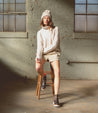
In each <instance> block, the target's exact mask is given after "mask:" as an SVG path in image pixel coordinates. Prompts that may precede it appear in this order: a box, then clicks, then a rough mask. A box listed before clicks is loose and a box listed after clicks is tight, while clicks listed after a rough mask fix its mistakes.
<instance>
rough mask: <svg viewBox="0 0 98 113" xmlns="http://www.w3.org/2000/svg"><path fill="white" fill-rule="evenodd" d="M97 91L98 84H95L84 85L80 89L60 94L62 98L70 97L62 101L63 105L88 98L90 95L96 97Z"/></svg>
mask: <svg viewBox="0 0 98 113" xmlns="http://www.w3.org/2000/svg"><path fill="white" fill-rule="evenodd" d="M97 91H98V85H93V86H91V87H82V88H80V89H79V90H78V91H73V92H69V93H61V94H60V96H59V97H60V99H64V98H69V99H68V100H67V101H64V102H62V103H61V106H63V105H64V104H67V103H70V102H73V101H76V100H80V99H86V98H88V97H95V96H96V92H97Z"/></svg>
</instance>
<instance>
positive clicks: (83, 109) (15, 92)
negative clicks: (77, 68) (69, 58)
mask: <svg viewBox="0 0 98 113" xmlns="http://www.w3.org/2000/svg"><path fill="white" fill-rule="evenodd" d="M35 92H36V81H35V80H26V79H23V78H17V79H16V78H15V79H12V80H10V79H7V80H6V81H5V82H4V81H2V82H0V113H98V81H97V80H61V85H60V96H59V98H60V100H59V101H60V103H61V107H60V108H54V107H53V105H52V101H53V96H52V91H51V87H49V86H47V88H46V89H45V90H44V91H41V98H40V100H37V97H36V95H35Z"/></svg>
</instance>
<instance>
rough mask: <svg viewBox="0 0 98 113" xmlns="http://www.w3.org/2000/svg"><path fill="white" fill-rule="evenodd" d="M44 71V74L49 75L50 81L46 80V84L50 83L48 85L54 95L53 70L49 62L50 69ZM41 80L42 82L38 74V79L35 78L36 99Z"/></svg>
mask: <svg viewBox="0 0 98 113" xmlns="http://www.w3.org/2000/svg"><path fill="white" fill-rule="evenodd" d="M44 73H45V74H46V75H51V82H47V83H46V85H47V84H51V85H50V86H51V87H52V93H53V95H54V71H53V68H52V66H51V64H50V71H44ZM41 82H42V76H41V75H40V74H39V75H38V80H37V88H36V96H37V99H38V100H39V99H40V91H41V84H42V83H41Z"/></svg>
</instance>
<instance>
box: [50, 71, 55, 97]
mask: <svg viewBox="0 0 98 113" xmlns="http://www.w3.org/2000/svg"><path fill="white" fill-rule="evenodd" d="M51 81H52V93H53V95H54V73H53V71H52V72H51Z"/></svg>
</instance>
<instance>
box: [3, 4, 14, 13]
mask: <svg viewBox="0 0 98 113" xmlns="http://www.w3.org/2000/svg"><path fill="white" fill-rule="evenodd" d="M4 12H15V4H4Z"/></svg>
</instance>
